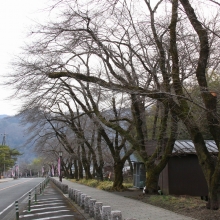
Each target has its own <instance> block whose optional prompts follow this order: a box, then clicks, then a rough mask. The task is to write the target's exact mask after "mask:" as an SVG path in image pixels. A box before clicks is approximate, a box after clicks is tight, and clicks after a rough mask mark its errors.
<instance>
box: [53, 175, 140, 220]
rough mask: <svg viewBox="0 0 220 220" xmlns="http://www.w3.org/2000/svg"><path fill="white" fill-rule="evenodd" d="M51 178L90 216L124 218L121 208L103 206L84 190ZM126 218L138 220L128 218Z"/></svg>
mask: <svg viewBox="0 0 220 220" xmlns="http://www.w3.org/2000/svg"><path fill="white" fill-rule="evenodd" d="M50 180H51V181H52V182H53V183H54V184H55V185H56V186H57V187H58V188H59V189H60V190H61V191H62V192H63V193H64V194H68V195H69V198H70V199H71V200H72V201H73V202H75V203H76V204H77V205H78V206H79V207H80V208H81V209H83V210H84V213H85V214H86V215H88V216H89V217H90V218H94V219H95V220H122V213H121V211H119V210H111V206H103V203H102V202H99V201H96V199H93V198H91V196H89V195H86V194H84V193H83V192H81V191H79V190H77V189H73V188H68V185H66V184H63V183H61V182H59V181H57V180H55V179H53V178H50ZM126 220H136V219H134V218H132V219H126Z"/></svg>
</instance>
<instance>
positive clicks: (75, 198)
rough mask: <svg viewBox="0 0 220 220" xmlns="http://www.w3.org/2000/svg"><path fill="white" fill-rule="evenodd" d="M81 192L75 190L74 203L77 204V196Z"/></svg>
mask: <svg viewBox="0 0 220 220" xmlns="http://www.w3.org/2000/svg"><path fill="white" fill-rule="evenodd" d="M78 192H79V190H77V189H75V190H74V202H75V203H77V195H78Z"/></svg>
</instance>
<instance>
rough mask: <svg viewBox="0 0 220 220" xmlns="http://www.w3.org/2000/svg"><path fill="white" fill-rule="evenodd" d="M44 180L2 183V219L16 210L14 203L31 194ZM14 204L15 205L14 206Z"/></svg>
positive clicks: (28, 179) (0, 203)
mask: <svg viewBox="0 0 220 220" xmlns="http://www.w3.org/2000/svg"><path fill="white" fill-rule="evenodd" d="M43 180H44V178H20V179H16V180H12V181H8V182H1V183H0V219H3V217H4V216H5V215H6V214H7V213H8V212H9V211H10V210H11V208H14V207H13V206H14V202H15V201H16V200H19V198H21V197H22V196H23V195H24V194H25V193H27V192H29V191H30V190H31V189H33V188H34V187H35V186H36V185H38V184H39V183H41V182H42V181H43ZM12 204H13V205H12Z"/></svg>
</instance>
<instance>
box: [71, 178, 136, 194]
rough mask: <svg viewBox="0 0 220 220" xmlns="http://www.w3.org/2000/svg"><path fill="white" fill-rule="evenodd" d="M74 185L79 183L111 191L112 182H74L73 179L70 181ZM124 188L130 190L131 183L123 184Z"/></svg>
mask: <svg viewBox="0 0 220 220" xmlns="http://www.w3.org/2000/svg"><path fill="white" fill-rule="evenodd" d="M70 181H72V182H74V183H80V184H83V185H86V186H90V187H94V188H97V189H101V190H107V191H113V182H112V181H99V180H96V179H89V180H86V179H80V180H78V181H76V180H75V179H70ZM123 186H124V188H125V189H126V188H131V187H132V186H133V185H132V183H123Z"/></svg>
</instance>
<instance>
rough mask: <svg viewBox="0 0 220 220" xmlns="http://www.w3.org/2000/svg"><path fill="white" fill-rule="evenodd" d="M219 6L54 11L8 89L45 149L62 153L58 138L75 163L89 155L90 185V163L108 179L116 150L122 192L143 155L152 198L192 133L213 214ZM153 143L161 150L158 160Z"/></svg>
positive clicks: (74, 4)
mask: <svg viewBox="0 0 220 220" xmlns="http://www.w3.org/2000/svg"><path fill="white" fill-rule="evenodd" d="M216 7H219V4H218V3H217V2H216V1H212V0H206V1H195V2H194V1H189V0H179V1H178V0H172V1H166V0H158V1H157V2H156V1H154V2H153V3H152V2H151V1H150V0H149V1H148V0H143V1H141V0H140V1H132V0H131V1H125V0H121V1H110V0H105V1H99V0H96V1H86V3H85V2H80V3H79V2H78V1H75V0H72V1H58V2H57V4H55V5H53V7H52V9H51V11H50V15H51V21H50V22H49V23H47V24H43V25H39V26H38V27H35V29H34V30H33V31H32V32H31V37H32V39H33V42H32V43H29V44H28V46H27V47H26V48H24V54H23V56H22V55H21V56H20V59H18V60H17V62H15V63H13V69H14V70H15V71H14V74H11V78H10V80H9V81H8V84H10V85H13V86H14V88H16V90H17V93H16V94H17V95H18V97H22V98H25V100H26V102H25V104H24V105H23V108H22V109H21V111H22V112H23V114H24V120H26V121H28V122H32V123H33V124H32V125H33V126H32V128H31V129H34V130H35V131H36V132H37V133H38V134H39V136H40V137H41V138H40V139H39V140H41V141H42V140H44V141H43V142H44V143H45V144H44V145H41V146H44V148H43V149H45V146H46V145H49V146H51V150H53V148H54V144H53V142H50V138H51V137H52V136H53V137H54V136H55V137H56V138H57V140H59V144H61V145H62V147H63V148H64V149H65V150H66V151H67V152H68V153H69V155H70V156H71V157H72V161H74V162H73V163H75V159H76V158H77V157H78V155H80V157H81V162H82V164H83V167H84V169H85V171H86V175H87V177H88V178H90V172H89V170H90V169H89V166H90V164H91V161H92V164H93V166H94V169H95V170H96V173H97V174H98V175H99V176H100V177H101V178H102V176H101V175H102V172H101V170H102V168H103V165H104V158H103V155H104V152H103V151H104V150H105V151H107V152H108V155H109V153H110V155H111V158H112V160H113V163H114V172H115V182H114V187H115V188H121V187H122V182H123V178H122V168H123V165H124V163H125V161H126V160H127V159H128V158H129V156H130V155H131V154H132V153H133V152H134V151H136V152H138V153H139V155H140V156H141V158H142V160H143V161H144V162H145V166H146V168H147V177H148V178H147V183H146V186H147V189H148V191H150V192H153V191H156V190H157V182H158V177H159V174H160V172H161V171H162V170H163V169H164V167H165V166H166V163H167V161H168V159H169V156H170V154H171V153H172V149H173V146H174V142H175V140H176V139H177V137H178V134H179V133H178V132H180V131H181V130H184V131H186V132H187V134H188V135H189V137H190V138H191V139H192V141H193V143H194V145H195V148H196V152H197V155H198V159H199V163H200V165H201V168H202V171H203V173H204V176H205V179H206V181H207V185H208V188H209V202H208V204H207V207H208V208H211V209H218V207H219V205H218V193H217V191H218V183H219V179H220V172H219V170H220V154H219V155H218V157H216V158H214V159H213V157H212V156H211V155H210V153H209V152H208V149H207V148H206V145H205V141H204V139H205V137H206V136H208V137H209V138H211V139H213V140H214V141H215V143H216V145H217V146H218V148H219V141H220V136H219V132H220V127H219V123H220V118H219V111H218V109H219V106H218V89H216V88H215V87H212V86H211V85H210V83H209V80H208V79H209V77H208V76H210V75H211V76H214V75H217V76H218V70H219V53H218V48H219V36H220V35H219V15H218V13H217V11H218V10H216ZM201 10H204V12H201ZM53 12H54V13H55V14H56V15H57V16H53V15H52V14H53ZM210 12H212V13H210ZM203 15H205V17H204V16H203ZM54 17H56V19H54ZM153 109H155V111H153ZM198 112H200V114H198ZM151 139H156V140H157V146H156V149H155V151H154V152H153V153H151V154H149V151H148V141H149V140H151ZM51 140H52V139H51ZM165 140H166V141H165ZM73 146H74V147H73ZM159 155H160V157H159ZM78 161H79V160H78Z"/></svg>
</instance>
